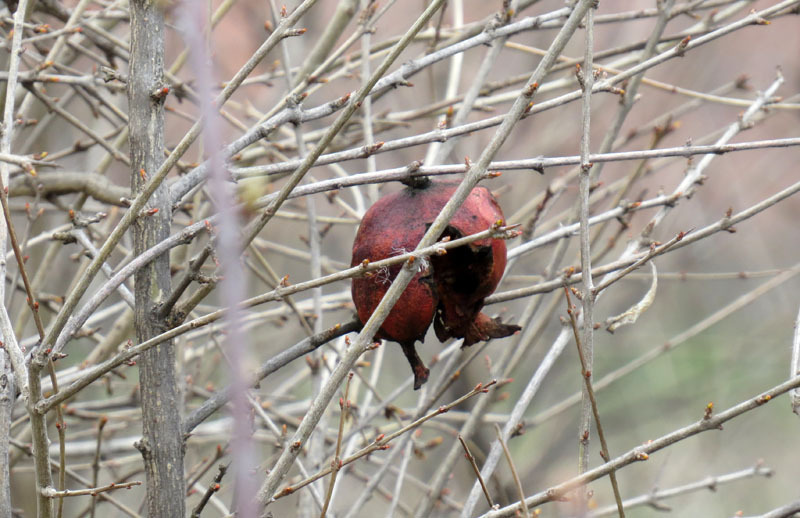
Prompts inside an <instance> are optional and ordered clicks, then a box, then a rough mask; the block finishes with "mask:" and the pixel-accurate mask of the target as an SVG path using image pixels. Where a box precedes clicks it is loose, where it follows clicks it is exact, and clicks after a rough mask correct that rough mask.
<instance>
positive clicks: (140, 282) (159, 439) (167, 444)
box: [128, 0, 185, 516]
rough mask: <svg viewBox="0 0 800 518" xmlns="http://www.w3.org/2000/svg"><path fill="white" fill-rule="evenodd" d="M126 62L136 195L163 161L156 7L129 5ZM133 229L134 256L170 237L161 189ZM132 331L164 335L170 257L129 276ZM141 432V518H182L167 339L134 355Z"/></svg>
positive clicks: (160, 24)
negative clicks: (161, 309) (161, 307)
mask: <svg viewBox="0 0 800 518" xmlns="http://www.w3.org/2000/svg"><path fill="white" fill-rule="evenodd" d="M130 8H131V61H130V74H129V82H128V103H129V111H130V147H131V188H132V191H133V192H134V193H135V194H138V193H139V192H141V191H142V190H143V188H144V185H145V183H146V182H147V179H148V175H152V174H154V173H155V171H157V170H158V169H159V168H160V167H161V164H162V163H163V149H164V107H163V97H158V96H153V95H152V93H153V92H155V91H156V90H157V89H159V88H161V87H162V86H163V85H164V83H163V75H164V17H163V13H162V10H161V9H160V8H159V7H158V5H157V4H155V3H151V2H148V1H146V0H134V1H133V2H131V7H130ZM148 205H149V206H150V209H149V210H145V211H144V212H142V213H141V214H140V215H139V217H138V219H136V220H135V222H134V224H133V242H134V254H135V255H139V254H141V253H143V252H144V251H146V250H147V249H148V248H150V247H151V246H153V245H154V244H156V243H158V242H159V241H162V240H163V239H165V238H167V237H169V233H170V224H171V221H172V211H171V210H170V205H169V190H168V188H167V186H166V185H164V184H161V185H159V187H158V188H156V189H155V191H154V192H153V194H152V196H151V197H150V200H149V202H148ZM134 292H135V293H134V296H135V300H136V304H135V308H134V328H135V330H136V339H137V341H139V342H143V341H146V340H148V339H149V338H152V337H153V336H156V335H158V334H160V333H161V332H163V331H164V322H163V321H160V319H159V318H158V317H157V316H156V313H155V311H154V310H155V308H156V306H157V305H158V303H159V302H161V301H162V300H163V299H164V298H166V297H167V296H168V295H169V293H170V265H169V254H166V253H165V254H162V255H160V256H158V257H157V258H156V259H155V260H154V261H153V262H151V263H149V264H147V265H146V266H144V267H143V268H141V269H140V270H138V271H137V272H136V274H135V276H134ZM139 384H140V390H141V394H142V422H143V424H142V428H143V429H142V434H143V437H142V439H141V441H139V442H138V443H137V444H136V446H137V448H138V449H139V451H141V453H142V457H143V458H144V467H145V476H146V489H147V495H146V508H147V514H148V516H184V514H185V503H184V502H185V498H184V495H185V483H184V476H183V442H182V439H181V413H180V410H181V402H182V398H181V397H180V392H179V389H178V381H177V376H176V372H175V350H174V346H173V342H172V341H171V340H167V341H165V342H163V343H161V344H160V345H159V346H158V347H154V348H152V349H150V350H149V351H146V352H145V353H143V354H142V356H141V362H140V368H139Z"/></svg>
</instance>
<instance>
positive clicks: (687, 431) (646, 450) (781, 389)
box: [481, 376, 800, 518]
mask: <svg viewBox="0 0 800 518" xmlns="http://www.w3.org/2000/svg"><path fill="white" fill-rule="evenodd" d="M797 387H800V376H795V377H794V378H792V379H790V380H788V381H785V382H783V383H781V384H780V385H776V386H775V387H772V388H771V389H769V390H767V391H765V392H762V393H761V394H759V395H758V396H755V397H752V398H750V399H747V400H746V401H743V402H741V403H739V404H738V405H735V406H733V407H731V408H729V409H727V410H725V411H723V412H720V413H719V414H715V415H710V416H704V417H702V418H701V419H700V420H699V421H696V422H694V423H693V424H690V425H688V426H685V427H683V428H680V429H678V430H675V431H673V432H670V433H668V434H666V435H663V436H661V437H659V438H658V439H656V440H653V441H648V442H647V443H645V444H643V445H641V446H637V447H635V448H633V449H631V450H629V451H628V452H626V453H624V454H622V455H620V456H619V457H617V458H615V459H613V460H611V461H609V462H606V463H605V464H603V465H601V466H598V467H596V468H594V469H592V470H589V471H587V472H586V473H584V474H583V475H580V476H577V477H574V478H572V479H570V480H567V481H565V482H562V483H561V484H558V485H555V486H553V487H551V488H549V489H547V490H546V491H542V492H540V493H537V494H535V495H533V496H529V497H528V498H526V499H525V503H526V504H527V505H528V507H535V506H539V505H541V504H543V503H545V502H551V501H554V500H558V499H559V498H562V497H563V496H564V495H565V494H567V493H568V492H570V491H573V490H575V489H576V488H579V487H581V486H583V485H585V484H586V483H588V482H591V481H592V480H597V479H598V478H600V477H604V476H606V475H608V474H609V473H610V472H611V471H612V470H618V469H619V468H622V467H625V466H628V465H630V464H633V463H634V462H639V461H644V460H648V459H649V458H650V455H651V454H652V453H655V452H657V451H659V450H662V449H664V448H666V447H668V446H671V445H673V444H675V443H678V442H680V441H683V440H685V439H687V438H689V437H692V436H694V435H697V434H699V433H702V432H707V431H710V430H719V427H720V426H721V425H723V424H724V423H726V422H728V421H730V420H731V419H733V418H735V417H738V416H740V415H742V414H745V413H747V412H750V411H751V410H754V409H756V408H758V407H760V406H762V405H764V404H766V403H768V402H769V401H771V400H773V399H774V398H776V397H778V396H780V395H782V394H785V393H786V392H788V391H790V390H792V389H794V388H797ZM518 509H519V505H518V503H514V504H511V505H509V506H506V507H503V508H502V509H498V510H496V511H489V512H488V513H486V514H484V515H482V516H481V518H501V517H510V516H514V514H515V513H516V511H517V510H518Z"/></svg>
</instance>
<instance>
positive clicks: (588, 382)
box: [564, 287, 625, 518]
mask: <svg viewBox="0 0 800 518" xmlns="http://www.w3.org/2000/svg"><path fill="white" fill-rule="evenodd" d="M564 295H565V298H566V301H567V314H568V315H569V321H570V323H571V324H572V333H573V335H574V336H575V345H576V346H577V348H578V358H579V359H580V361H581V377H582V378H583V383H584V389H585V393H586V394H588V396H589V401H590V403H591V410H592V415H593V416H594V423H595V427H596V428H597V437H598V438H599V439H600V448H601V450H600V456H601V457H603V460H604V461H605V462H608V461H609V460H611V455H610V454H609V452H608V443H606V436H605V433H604V432H603V425H602V424H600V411H599V410H598V408H597V398H596V397H595V394H594V390H593V389H592V374H591V372H590V371H589V370H588V369H589V368H588V365H587V362H586V357H585V355H584V348H583V347H582V344H581V338H580V333H579V331H578V319H577V318H576V316H575V309H576V308H575V306H573V305H572V301H571V300H570V296H569V288H567V287H564ZM585 325H586V321H585V320H584V326H585ZM608 478H609V479H610V480H611V488H612V489H613V491H614V500H616V503H617V513H618V514H619V516H620V518H625V511H624V507H623V505H622V496H620V493H619V484H618V483H617V474H616V471H615V470H611V471H610V472H609V474H608Z"/></svg>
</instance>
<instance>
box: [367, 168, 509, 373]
mask: <svg viewBox="0 0 800 518" xmlns="http://www.w3.org/2000/svg"><path fill="white" fill-rule="evenodd" d="M457 187H458V183H455V182H439V181H436V182H432V181H421V182H417V183H415V184H414V185H413V186H410V187H407V188H406V189H403V190H402V191H400V192H396V193H393V194H389V195H387V196H384V197H383V198H381V199H380V200H378V201H377V202H376V203H375V204H374V205H373V206H372V207H370V209H369V210H368V211H367V213H366V214H365V215H364V218H363V219H362V220H361V226H360V227H359V229H358V233H357V234H356V238H355V242H354V243H353V259H352V262H351V265H352V266H355V265H357V264H360V263H361V262H362V261H364V259H368V260H370V261H378V260H380V259H385V258H387V257H391V256H393V255H399V254H403V253H405V252H410V251H412V250H414V249H415V248H416V246H417V244H419V242H420V240H421V239H422V236H423V235H424V234H425V232H426V231H427V229H428V226H429V225H430V224H431V223H432V222H433V220H434V219H436V216H437V215H438V214H439V212H440V211H441V209H442V207H444V205H445V204H446V203H447V200H449V199H450V197H451V196H452V194H453V193H454V192H455V190H456V188H457ZM497 221H503V212H502V210H501V209H500V206H499V205H498V204H497V201H496V200H495V199H494V196H492V194H491V193H490V192H489V190H488V189H486V188H485V187H476V188H474V189H473V190H472V192H471V193H470V194H469V196H468V197H467V199H466V201H465V202H464V204H463V205H462V206H461V208H460V209H459V210H458V211H457V212H456V214H455V215H454V216H453V218H452V219H451V220H450V224H449V225H448V226H447V229H446V230H445V232H444V233H443V234H442V235H441V236H440V238H442V237H445V236H449V237H450V238H452V239H458V238H460V237H464V236H469V235H472V234H475V233H477V232H481V231H484V230H486V229H488V228H489V227H490V226H492V225H493V224H495V223H496V222H497ZM420 263H421V266H420V270H419V271H418V272H417V274H416V275H415V276H414V278H413V279H412V280H411V283H410V284H409V285H408V287H407V288H406V290H405V291H404V292H403V294H402V295H401V296H400V299H399V300H398V301H397V303H396V304H395V306H394V307H393V308H392V311H391V312H390V313H389V316H388V317H387V318H386V320H385V321H384V322H383V325H382V326H381V328H380V330H379V331H378V333H377V335H376V337H377V338H384V339H388V340H392V341H395V342H398V343H399V344H400V346H401V347H402V348H403V352H404V353H405V355H406V358H407V359H408V363H409V364H410V365H411V370H412V371H413V373H414V389H418V388H420V387H421V386H422V384H423V383H425V381H427V379H428V373H429V371H428V369H427V368H426V367H425V365H424V363H423V362H422V360H421V359H420V357H419V355H418V354H417V351H416V348H415V347H414V342H415V341H417V340H419V341H420V342H421V341H423V340H424V338H425V333H426V332H427V330H428V327H430V324H431V322H433V323H434V329H435V331H436V337H437V338H438V339H439V341H441V342H444V341H445V340H447V339H448V338H451V337H453V338H463V339H464V347H466V346H469V345H472V344H474V343H475V342H478V341H481V340H488V339H490V338H502V337H504V336H509V335H511V334H514V333H515V332H517V331H518V330H519V329H520V328H519V326H514V325H507V324H503V323H501V322H500V321H499V320H493V319H491V318H489V317H488V316H486V315H485V314H483V313H481V308H482V307H483V300H484V298H485V297H487V296H488V295H490V294H491V293H492V292H493V291H494V289H495V288H496V287H497V284H498V283H499V282H500V278H501V277H502V276H503V271H504V270H505V267H506V244H505V241H503V240H502V239H497V238H486V239H481V240H478V241H474V242H472V243H470V244H468V245H464V246H460V247H457V248H453V249H450V250H448V253H447V254H444V255H441V256H438V255H437V256H432V257H431V258H430V259H429V261H420ZM401 267H402V265H400V264H398V265H395V266H393V267H390V268H386V269H384V270H380V271H378V272H375V273H374V274H373V275H370V276H366V277H360V278H355V279H353V287H352V293H353V302H354V303H355V305H356V309H357V311H358V317H359V319H360V320H361V322H362V323H366V321H367V320H368V319H369V317H370V316H371V315H372V312H373V311H374V310H375V307H376V306H377V305H378V303H379V302H380V301H381V299H382V298H383V296H384V294H385V293H386V291H387V290H388V288H389V285H390V284H391V283H392V281H393V280H394V278H395V277H396V276H397V274H398V272H399V271H400V268H401Z"/></svg>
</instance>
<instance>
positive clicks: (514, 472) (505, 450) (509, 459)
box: [494, 423, 531, 518]
mask: <svg viewBox="0 0 800 518" xmlns="http://www.w3.org/2000/svg"><path fill="white" fill-rule="evenodd" d="M494 431H495V434H496V435H497V440H498V441H499V442H500V446H501V447H502V448H503V454H504V455H505V456H506V462H508V467H509V468H510V469H511V476H512V477H513V478H514V485H515V486H516V487H517V494H518V495H519V505H520V508H521V509H522V516H524V517H525V518H530V516H531V513H530V511H528V506H527V504H525V490H523V489H522V481H520V479H519V474H518V473H517V468H516V467H514V459H513V458H512V457H511V452H510V451H508V446H507V445H506V441H504V440H503V432H502V430H500V426H499V425H498V424H497V423H495V424H494Z"/></svg>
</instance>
